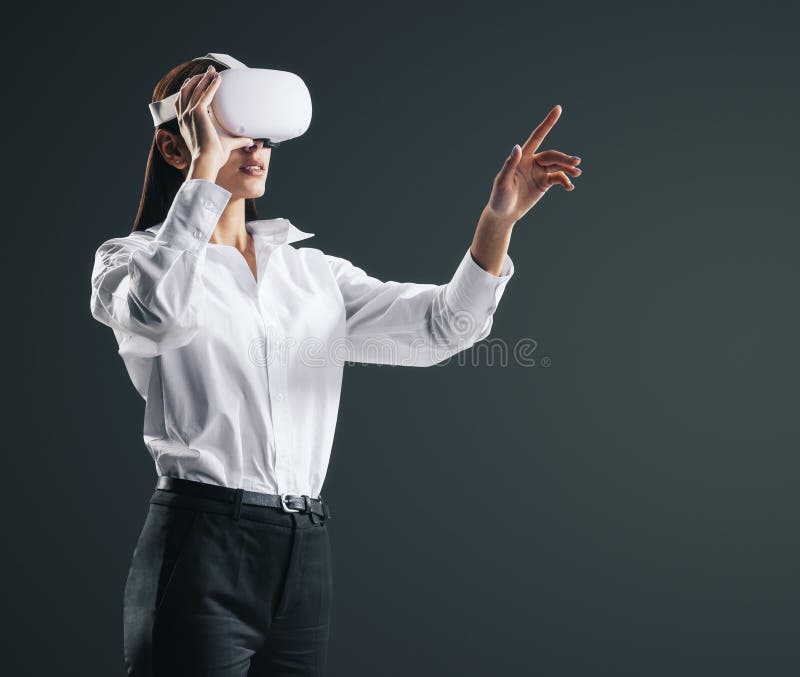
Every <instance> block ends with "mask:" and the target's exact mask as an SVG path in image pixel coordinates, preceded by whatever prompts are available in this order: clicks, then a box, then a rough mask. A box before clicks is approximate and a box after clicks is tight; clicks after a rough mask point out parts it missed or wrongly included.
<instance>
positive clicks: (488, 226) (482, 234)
mask: <svg viewBox="0 0 800 677" xmlns="http://www.w3.org/2000/svg"><path fill="white" fill-rule="evenodd" d="M514 223H515V221H511V220H508V219H503V218H500V217H497V216H495V215H493V214H491V213H490V212H489V211H488V210H487V209H484V210H483V213H482V214H481V218H480V219H479V220H478V227H477V228H476V229H475V236H474V237H473V238H472V245H471V246H470V252H471V253H472V258H474V259H475V262H476V263H477V264H478V265H479V266H480V267H481V268H483V269H484V270H485V271H487V272H489V273H491V274H492V275H500V270H501V268H502V265H503V260H504V259H505V256H506V253H507V252H508V243H509V242H510V240H511V231H512V230H513V229H514Z"/></svg>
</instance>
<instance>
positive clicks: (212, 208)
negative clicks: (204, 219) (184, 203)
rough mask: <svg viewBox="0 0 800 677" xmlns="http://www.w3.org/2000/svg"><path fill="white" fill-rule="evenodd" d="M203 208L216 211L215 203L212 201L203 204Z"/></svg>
mask: <svg viewBox="0 0 800 677" xmlns="http://www.w3.org/2000/svg"><path fill="white" fill-rule="evenodd" d="M203 206H204V207H205V208H206V209H210V210H211V211H216V207H215V206H214V203H213V202H212V201H211V200H206V201H205V202H204V203H203Z"/></svg>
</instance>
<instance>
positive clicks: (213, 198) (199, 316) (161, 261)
mask: <svg viewBox="0 0 800 677" xmlns="http://www.w3.org/2000/svg"><path fill="white" fill-rule="evenodd" d="M230 197H231V193H230V192H229V191H227V190H226V189H224V188H222V187H221V186H218V185H217V184H216V183H214V182H212V181H207V180H206V179H188V180H187V181H184V183H183V184H182V185H181V187H180V188H179V189H178V192H177V193H176V195H175V199H174V200H173V202H172V205H171V206H170V209H169V212H168V213H167V216H166V219H165V220H164V223H163V224H162V226H161V228H160V229H159V232H158V234H157V235H156V237H155V238H153V237H151V235H150V234H149V233H142V232H138V231H137V232H134V233H131V234H130V235H128V236H125V237H116V238H112V239H110V240H107V241H106V242H104V243H103V244H101V245H100V247H99V248H98V249H97V251H96V252H95V258H94V267H93V269H92V279H91V284H92V290H91V301H90V310H91V313H92V316H93V317H94V318H95V319H96V320H98V321H99V322H102V323H103V324H105V325H108V326H109V327H111V328H112V329H114V334H115V336H116V338H117V341H118V343H119V353H120V354H121V355H126V354H127V355H135V356H139V357H154V356H155V355H159V354H161V353H162V352H164V351H166V350H170V349H172V348H177V347H180V346H182V345H185V344H186V343H188V342H189V341H190V340H191V339H192V338H193V337H194V335H195V334H196V333H197V331H198V329H199V328H200V326H202V322H203V308H204V301H205V295H206V291H205V287H204V286H203V281H202V276H201V274H200V273H201V270H202V266H203V262H204V261H205V251H206V249H207V246H208V240H209V238H210V237H211V233H212V232H213V231H214V228H215V227H216V224H217V222H218V220H219V215H220V214H221V213H222V211H223V209H224V208H225V206H226V205H227V203H228V200H229V199H230Z"/></svg>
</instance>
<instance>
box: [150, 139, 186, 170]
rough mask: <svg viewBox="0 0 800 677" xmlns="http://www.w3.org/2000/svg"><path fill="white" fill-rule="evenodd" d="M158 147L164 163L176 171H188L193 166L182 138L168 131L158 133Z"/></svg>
mask: <svg viewBox="0 0 800 677" xmlns="http://www.w3.org/2000/svg"><path fill="white" fill-rule="evenodd" d="M156 147H157V148H158V150H159V152H160V153H161V156H162V157H163V158H164V161H165V162H166V163H167V164H169V165H172V166H173V167H175V168H176V169H181V170H183V169H187V168H188V167H189V165H191V157H190V155H189V149H188V148H187V147H186V142H185V141H184V140H183V137H182V136H176V135H175V134H173V133H172V132H170V131H167V130H166V129H159V130H157V131H156Z"/></svg>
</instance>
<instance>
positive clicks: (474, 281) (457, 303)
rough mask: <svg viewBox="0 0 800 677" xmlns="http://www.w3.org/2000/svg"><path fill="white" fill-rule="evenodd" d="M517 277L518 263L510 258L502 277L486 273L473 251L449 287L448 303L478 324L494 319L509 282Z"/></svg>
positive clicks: (468, 253) (463, 259)
mask: <svg viewBox="0 0 800 677" xmlns="http://www.w3.org/2000/svg"><path fill="white" fill-rule="evenodd" d="M513 275H514V262H513V261H512V260H511V257H510V256H509V255H508V254H506V255H505V258H504V259H503V265H502V267H501V269H500V275H493V274H492V273H490V272H489V271H488V270H484V269H483V268H481V266H480V265H479V264H478V263H477V262H476V261H475V259H474V258H473V257H472V251H471V250H470V248H467V252H466V253H465V254H464V257H463V258H462V259H461V263H460V264H459V265H458V268H457V269H456V272H455V274H454V275H453V279H452V280H450V282H449V284H448V285H447V291H446V293H445V302H446V303H447V305H448V306H449V307H450V308H452V309H453V310H454V311H466V312H468V313H469V314H470V317H472V319H473V320H474V321H476V322H477V324H481V325H482V324H483V322H482V321H479V320H482V319H483V318H485V317H487V316H489V315H492V314H493V313H494V311H495V310H496V309H497V305H498V304H499V303H500V298H501V297H502V296H503V292H504V291H505V288H506V285H507V284H508V281H509V280H510V279H511V278H512V276H513Z"/></svg>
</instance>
